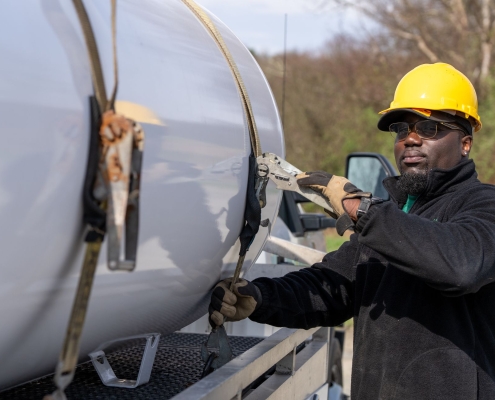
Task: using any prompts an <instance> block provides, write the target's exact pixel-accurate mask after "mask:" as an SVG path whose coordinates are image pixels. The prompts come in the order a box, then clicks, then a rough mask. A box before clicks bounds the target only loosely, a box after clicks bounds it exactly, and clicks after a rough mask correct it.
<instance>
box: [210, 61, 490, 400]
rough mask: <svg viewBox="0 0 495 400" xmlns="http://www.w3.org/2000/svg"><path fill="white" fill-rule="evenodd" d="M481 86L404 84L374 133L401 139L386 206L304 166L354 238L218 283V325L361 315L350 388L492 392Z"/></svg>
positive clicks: (469, 395) (408, 80)
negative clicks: (477, 147) (476, 158)
mask: <svg viewBox="0 0 495 400" xmlns="http://www.w3.org/2000/svg"><path fill="white" fill-rule="evenodd" d="M477 106H478V105H477V99H476V93H475V91H474V88H473V86H472V85H471V83H470V82H469V80H468V79H467V78H466V77H465V76H464V75H463V74H462V73H460V72H459V71H457V70H456V69H454V68H453V67H452V66H450V65H448V64H441V63H438V64H425V65H421V66H419V67H417V68H415V69H413V70H412V71H410V72H409V73H408V74H406V75H405V76H404V78H403V79H402V80H401V82H400V83H399V85H398V87H397V90H396V92H395V98H394V101H393V102H392V103H391V107H390V108H388V109H387V110H384V111H382V112H381V114H382V117H381V119H380V120H379V122H378V128H379V129H380V130H383V131H390V132H391V133H392V134H393V136H394V137H395V144H394V153H395V159H396V162H397V166H398V168H399V170H400V173H401V176H400V177H393V178H387V179H386V180H385V181H384V185H385V187H386V189H387V190H388V192H389V193H390V196H391V201H386V202H381V203H379V202H377V201H374V200H373V201H372V200H370V198H369V194H367V193H363V192H362V191H360V190H359V189H357V188H355V187H354V186H353V185H352V184H350V183H349V182H348V181H347V180H346V179H345V178H342V177H335V176H332V175H330V174H326V173H321V172H318V173H306V174H301V177H300V179H299V180H298V182H299V184H300V185H303V186H308V187H310V188H312V189H314V190H317V191H319V192H321V193H323V194H324V195H325V196H326V197H327V198H328V199H329V201H330V202H331V204H332V206H333V207H334V209H335V211H336V216H337V217H339V220H338V222H339V223H340V224H341V227H342V226H343V227H347V226H349V223H350V221H351V220H352V223H355V227H354V230H355V233H354V234H353V235H351V238H350V241H349V242H347V243H345V244H343V245H342V246H341V247H340V249H339V250H337V251H334V252H332V253H329V254H327V255H326V256H325V258H324V259H323V261H322V262H320V263H317V264H315V265H313V266H312V267H310V268H305V269H302V270H300V271H297V272H293V273H290V274H287V275H286V276H284V277H282V278H277V279H268V278H259V279H256V280H255V281H253V282H248V281H245V280H241V281H240V282H239V283H237V284H236V286H235V288H234V293H232V292H230V291H229V290H228V282H227V283H226V282H225V281H222V282H220V283H219V284H218V285H217V286H216V287H215V289H214V291H213V295H212V299H211V304H210V309H209V311H210V321H211V323H212V324H213V325H219V324H220V323H221V322H222V320H223V316H226V317H228V318H229V319H230V320H239V319H242V318H246V317H249V318H251V319H252V320H253V321H256V322H260V323H267V324H271V325H275V326H286V327H294V328H305V329H307V328H310V327H315V326H320V325H322V326H334V325H338V324H341V323H343V322H344V321H346V320H347V319H349V318H353V319H354V357H353V368H352V382H351V396H352V399H353V400H362V399H373V400H375V399H401V400H403V399H449V400H452V399H459V400H461V399H462V400H466V399H481V400H483V399H495V284H494V283H493V282H495V281H494V279H495V249H494V247H495V187H493V186H491V185H485V184H482V183H480V182H479V181H478V179H477V174H476V171H475V166H474V163H473V161H472V160H470V159H469V157H468V156H469V152H470V150H471V145H472V142H473V136H472V135H473V132H474V131H478V130H479V129H480V128H481V121H480V117H479V116H478V114H477Z"/></svg>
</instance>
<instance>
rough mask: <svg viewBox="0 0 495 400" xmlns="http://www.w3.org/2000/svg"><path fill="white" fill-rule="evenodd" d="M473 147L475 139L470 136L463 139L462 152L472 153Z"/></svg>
mask: <svg viewBox="0 0 495 400" xmlns="http://www.w3.org/2000/svg"><path fill="white" fill-rule="evenodd" d="M472 145H473V137H472V136H470V135H468V136H464V137H463V138H462V139H461V148H462V152H463V153H464V152H465V153H468V154H469V152H470V151H471V146H472Z"/></svg>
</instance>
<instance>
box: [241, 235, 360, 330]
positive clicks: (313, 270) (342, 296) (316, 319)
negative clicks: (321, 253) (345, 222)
mask: <svg viewBox="0 0 495 400" xmlns="http://www.w3.org/2000/svg"><path fill="white" fill-rule="evenodd" d="M358 247H359V243H358V242H357V237H356V235H352V236H351V240H350V241H349V242H346V243H344V244H343V245H342V246H341V247H340V249H339V250H337V251H334V252H332V253H329V254H327V255H326V256H325V257H324V258H323V261H321V262H320V263H317V264H314V265H313V266H312V267H309V268H303V269H301V270H299V271H296V272H291V273H289V274H287V275H285V276H283V277H281V278H274V279H270V278H258V279H255V280H254V281H253V283H254V284H255V285H256V286H257V287H258V288H259V289H260V291H261V294H262V297H263V299H262V302H261V307H260V308H259V309H258V310H256V311H255V312H254V313H253V314H251V316H250V319H252V320H253V321H255V322H259V323H263V324H270V325H274V326H285V327H288V328H303V329H309V328H312V327H315V326H335V325H339V324H341V323H343V322H344V321H346V320H348V319H349V318H352V316H353V304H352V298H353V290H354V272H353V270H354V264H355V258H356V256H357V254H358Z"/></svg>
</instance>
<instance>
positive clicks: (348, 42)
mask: <svg viewBox="0 0 495 400" xmlns="http://www.w3.org/2000/svg"><path fill="white" fill-rule="evenodd" d="M493 1H494V2H495V0H493ZM333 3H334V5H335V3H338V5H340V6H342V7H354V8H357V9H359V10H360V11H361V12H362V13H363V14H365V15H366V16H367V17H368V18H371V19H373V20H374V21H375V22H377V23H378V26H379V29H377V30H376V31H374V32H372V33H368V34H361V35H359V39H357V38H356V37H354V36H350V35H341V36H338V37H334V38H333V39H332V40H331V41H329V42H328V43H327V45H326V46H325V47H324V48H323V49H321V51H320V52H319V53H318V54H310V53H296V52H291V53H288V54H287V69H286V89H285V115H284V130H285V138H286V146H287V160H288V161H289V162H291V163H293V164H295V165H297V166H298V167H299V168H300V169H303V170H306V171H310V170H318V169H322V170H325V171H328V172H332V173H335V174H343V173H344V169H345V165H344V162H345V157H346V155H347V154H348V153H349V152H354V151H373V152H379V153H382V154H384V155H385V156H387V157H388V158H389V159H390V160H391V161H392V163H393V164H395V163H394V158H393V153H392V147H393V140H392V138H391V136H390V135H389V134H388V133H386V132H381V131H378V129H377V128H376V122H377V121H378V115H377V113H378V111H380V110H383V109H385V108H387V107H388V106H389V104H390V102H391V101H392V99H393V94H394V91H395V87H396V86H397V83H398V82H399V80H400V79H401V78H402V76H403V75H404V74H405V73H407V72H408V71H409V70H411V69H412V68H414V67H415V66H417V65H419V64H422V63H429V62H448V63H450V64H452V65H454V66H455V67H456V68H458V69H459V70H461V71H462V72H463V73H464V74H465V75H467V76H468V77H469V78H470V79H471V80H472V82H473V83H474V85H475V87H476V89H477V92H478V100H479V103H480V110H479V114H480V115H481V119H482V122H483V129H482V130H481V131H480V132H478V133H476V134H475V136H474V146H473V150H472V152H471V156H472V158H473V159H474V160H475V163H476V165H477V169H478V173H479V175H480V179H481V180H482V181H484V182H490V183H495V165H494V163H493V162H492V158H493V156H492V153H493V151H494V149H495V71H494V68H493V61H492V60H493V46H492V43H493V40H494V36H495V32H494V20H495V4H494V3H493V2H492V0H471V1H469V0H421V1H414V2H412V1H410V0H393V1H391V0H387V1H385V0H383V1H382V0H376V1H373V2H369V1H366V2H365V1H360V0H335V1H333ZM255 56H256V58H257V60H258V62H259V64H260V66H261V68H262V69H263V71H264V73H265V74H266V76H267V79H268V81H269V82H270V85H271V87H272V90H273V92H274V95H275V98H276V101H277V103H278V105H279V110H282V92H283V54H279V55H274V56H268V55H262V54H256V55H255Z"/></svg>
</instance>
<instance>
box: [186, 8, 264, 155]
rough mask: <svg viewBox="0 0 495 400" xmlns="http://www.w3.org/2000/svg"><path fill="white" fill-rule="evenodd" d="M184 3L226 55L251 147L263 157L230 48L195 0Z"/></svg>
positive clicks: (249, 107)
mask: <svg viewBox="0 0 495 400" xmlns="http://www.w3.org/2000/svg"><path fill="white" fill-rule="evenodd" d="M182 1H183V3H184V4H185V5H186V6H188V7H189V8H190V9H191V11H192V12H193V13H194V15H196V17H197V18H198V19H199V20H200V21H201V22H202V23H203V25H204V27H205V28H206V30H207V31H208V32H210V34H211V36H212V37H213V39H214V40H215V42H216V44H217V45H218V47H219V48H220V51H221V52H222V54H223V55H224V57H225V59H226V60H227V63H228V65H229V68H230V71H231V72H232V75H234V81H235V83H236V85H237V89H238V90H239V95H240V96H241V101H242V106H243V108H244V113H245V115H246V120H247V124H248V129H249V137H250V138H251V146H252V148H253V153H254V156H255V157H256V158H257V157H259V156H261V154H262V153H261V145H260V139H259V136H258V128H257V127H256V122H255V120H254V113H253V109H252V108H251V102H250V101H249V95H248V92H247V90H246V87H245V86H244V81H243V80H242V77H241V74H240V72H239V69H238V68H237V64H236V63H235V61H234V58H233V57H232V54H230V51H229V48H228V47H227V45H226V44H225V41H224V40H223V37H222V35H221V34H220V32H219V31H218V29H217V27H216V26H215V24H214V23H213V21H212V20H211V18H210V17H209V16H208V15H207V14H206V13H205V12H204V11H203V9H202V8H201V7H200V6H198V5H197V4H196V2H195V1H194V0H182Z"/></svg>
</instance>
